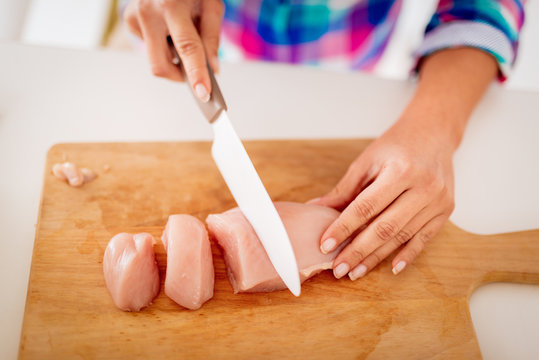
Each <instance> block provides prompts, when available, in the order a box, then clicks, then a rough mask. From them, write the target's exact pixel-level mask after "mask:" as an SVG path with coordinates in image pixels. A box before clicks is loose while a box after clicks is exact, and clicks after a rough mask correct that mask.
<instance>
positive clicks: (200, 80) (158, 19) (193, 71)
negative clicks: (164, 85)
mask: <svg viewBox="0 0 539 360" xmlns="http://www.w3.org/2000/svg"><path fill="white" fill-rule="evenodd" d="M223 12H224V6H223V3H222V1H221V0H131V2H130V3H129V5H128V6H127V8H126V10H125V13H124V20H125V23H126V24H127V26H128V28H129V30H130V31H131V32H132V33H133V34H135V35H137V36H138V37H140V38H141V39H143V40H144V42H145V44H146V49H147V53H148V58H149V60H150V66H151V69H152V72H153V74H154V75H156V76H160V77H164V78H168V79H171V80H176V81H183V77H182V75H181V73H180V71H179V69H178V68H177V67H176V65H174V64H173V63H172V59H173V55H172V52H171V51H170V49H169V47H168V43H167V36H168V35H170V36H171V38H172V41H173V42H174V46H175V47H176V51H177V52H178V55H179V56H180V58H181V61H182V62H183V65H184V67H185V72H186V73H187V77H188V80H189V83H190V84H191V86H192V87H193V90H194V92H195V94H197V96H198V97H199V98H200V99H201V100H202V101H208V100H209V98H210V93H211V82H210V77H209V74H208V70H207V69H206V55H207V56H208V59H209V63H210V64H211V66H212V68H213V70H214V71H216V72H217V70H218V58H217V50H218V48H219V33H220V30H221V21H222V18H223Z"/></svg>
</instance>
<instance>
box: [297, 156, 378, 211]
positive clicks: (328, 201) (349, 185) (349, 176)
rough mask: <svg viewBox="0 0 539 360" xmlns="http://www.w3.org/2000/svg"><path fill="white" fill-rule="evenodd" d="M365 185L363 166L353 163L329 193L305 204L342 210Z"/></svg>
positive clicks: (356, 162) (366, 181)
mask: <svg viewBox="0 0 539 360" xmlns="http://www.w3.org/2000/svg"><path fill="white" fill-rule="evenodd" d="M367 183H368V180H367V174H366V171H365V169H364V166H363V165H362V164H361V163H360V162H358V161H355V162H353V163H352V164H351V165H350V167H349V168H348V170H347V171H346V174H344V176H343V177H342V178H341V180H339V182H338V183H337V185H336V186H335V187H334V188H333V189H331V191H330V192H328V193H327V194H325V195H323V196H321V197H319V198H316V199H312V200H309V201H308V202H307V203H308V204H316V205H322V206H328V207H331V208H334V209H337V210H343V209H344V208H345V207H346V206H348V204H349V203H350V202H351V201H352V200H354V199H355V198H356V196H357V195H358V194H359V192H360V191H361V189H362V188H363V187H364V186H365V184H367Z"/></svg>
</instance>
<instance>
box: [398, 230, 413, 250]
mask: <svg viewBox="0 0 539 360" xmlns="http://www.w3.org/2000/svg"><path fill="white" fill-rule="evenodd" d="M412 236H413V235H412V233H411V232H410V231H409V230H406V229H402V230H401V231H399V232H398V233H397V235H395V238H394V239H395V242H396V243H397V245H399V246H400V245H402V244H404V243H406V242H408V241H409V240H410V239H411V238H412Z"/></svg>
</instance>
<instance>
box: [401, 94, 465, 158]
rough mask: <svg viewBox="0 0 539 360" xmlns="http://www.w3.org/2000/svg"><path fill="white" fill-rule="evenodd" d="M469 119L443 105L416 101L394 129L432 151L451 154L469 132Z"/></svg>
mask: <svg viewBox="0 0 539 360" xmlns="http://www.w3.org/2000/svg"><path fill="white" fill-rule="evenodd" d="M466 120H467V119H466V116H465V115H463V114H458V113H457V111H451V110H450V109H447V108H446V107H445V106H444V104H443V101H432V99H430V100H429V99H416V98H414V99H413V100H412V101H411V102H410V104H409V105H408V107H407V108H406V109H405V110H404V112H403V113H402V115H401V116H400V118H399V119H398V120H397V122H396V123H395V125H394V127H395V128H398V131H399V132H402V133H406V134H408V136H410V137H414V138H416V140H417V141H422V142H425V143H426V144H430V145H432V146H431V148H438V149H440V150H447V151H449V152H450V153H451V154H452V153H453V152H455V150H456V149H457V148H458V146H459V144H460V142H461V140H462V137H463V136H464V131H465V128H466Z"/></svg>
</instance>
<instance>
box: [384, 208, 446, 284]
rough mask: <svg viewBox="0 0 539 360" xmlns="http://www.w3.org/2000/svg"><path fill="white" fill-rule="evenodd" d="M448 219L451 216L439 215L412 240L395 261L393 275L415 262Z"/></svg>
mask: <svg viewBox="0 0 539 360" xmlns="http://www.w3.org/2000/svg"><path fill="white" fill-rule="evenodd" d="M448 218H449V215H439V216H437V217H435V218H434V219H432V220H431V221H430V222H428V223H427V224H426V225H425V226H424V227H423V228H421V230H419V231H418V232H417V233H416V234H415V235H414V237H413V238H412V240H410V241H409V242H408V244H406V246H405V247H404V249H402V250H401V251H400V252H399V253H398V254H397V256H395V258H394V259H393V262H392V266H393V269H392V271H393V274H395V275H397V274H399V273H400V272H401V271H402V270H404V268H405V267H406V266H407V265H409V264H411V263H412V262H413V261H414V260H415V258H416V257H417V255H419V253H420V252H421V251H422V250H423V248H424V247H425V244H426V243H427V242H428V241H429V240H430V239H432V238H433V237H434V236H435V235H436V234H437V233H438V231H440V229H441V228H442V226H443V225H444V224H445V222H446V221H447V219H448Z"/></svg>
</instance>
